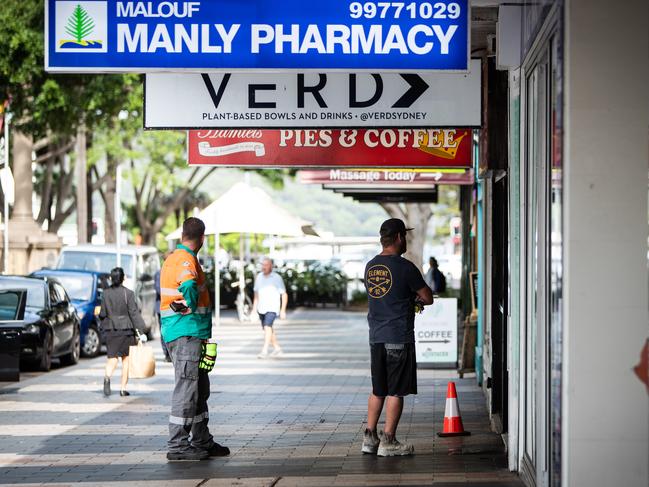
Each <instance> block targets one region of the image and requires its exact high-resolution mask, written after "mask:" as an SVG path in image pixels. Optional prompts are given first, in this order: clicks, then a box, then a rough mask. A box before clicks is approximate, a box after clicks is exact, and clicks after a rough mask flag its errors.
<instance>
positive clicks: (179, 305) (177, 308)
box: [169, 301, 189, 314]
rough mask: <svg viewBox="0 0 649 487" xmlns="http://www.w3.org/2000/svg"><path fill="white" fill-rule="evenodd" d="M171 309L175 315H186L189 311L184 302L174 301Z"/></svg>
mask: <svg viewBox="0 0 649 487" xmlns="http://www.w3.org/2000/svg"><path fill="white" fill-rule="evenodd" d="M169 307H170V308H171V310H172V311H173V312H175V313H182V314H186V313H187V312H188V311H189V308H188V307H187V305H186V304H185V303H184V302H183V301H172V302H171V304H170V305H169Z"/></svg>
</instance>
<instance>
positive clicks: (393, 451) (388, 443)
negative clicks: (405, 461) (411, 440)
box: [376, 435, 415, 457]
mask: <svg viewBox="0 0 649 487" xmlns="http://www.w3.org/2000/svg"><path fill="white" fill-rule="evenodd" d="M376 454H377V455H378V456H380V457H397V456H404V455H414V454H415V448H414V447H413V446H412V445H409V444H408V443H401V442H400V441H399V440H397V439H396V438H394V437H392V438H388V437H387V436H385V435H381V443H380V444H379V448H378V450H377V452H376Z"/></svg>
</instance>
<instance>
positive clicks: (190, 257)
mask: <svg viewBox="0 0 649 487" xmlns="http://www.w3.org/2000/svg"><path fill="white" fill-rule="evenodd" d="M204 240H205V224H204V223H203V222H202V221H201V220H199V219H198V218H188V219H187V220H185V222H184V223H183V233H182V243H181V244H180V245H179V246H178V247H177V248H176V250H175V251H174V252H173V253H172V254H171V255H170V256H169V257H168V258H167V259H166V260H165V262H164V264H163V266H162V271H161V273H160V317H161V322H162V337H163V339H164V341H165V343H166V344H167V348H168V350H169V354H170V355H171V360H172V362H173V365H174V371H175V387H174V391H173V396H172V399H171V415H170V416H169V441H168V449H169V451H168V453H167V460H172V461H174V460H205V459H207V458H209V457H217V456H226V455H229V454H230V450H229V449H228V448H227V447H224V446H221V445H219V444H218V443H216V442H215V441H214V439H213V438H212V435H211V434H210V431H209V429H208V427H207V424H208V419H209V415H208V408H207V399H208V398H209V397H210V379H209V376H208V374H207V372H206V371H205V370H203V369H200V368H199V362H200V359H201V351H202V344H203V342H204V341H205V340H207V339H209V338H210V337H211V336H212V312H211V308H210V295H209V292H208V289H207V283H206V280H205V274H204V273H203V269H201V266H200V264H199V262H198V258H197V256H196V254H197V252H198V251H199V250H200V248H201V247H202V246H203V242H204Z"/></svg>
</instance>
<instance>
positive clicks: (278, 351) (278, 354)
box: [270, 348, 284, 357]
mask: <svg viewBox="0 0 649 487" xmlns="http://www.w3.org/2000/svg"><path fill="white" fill-rule="evenodd" d="M282 355H284V352H282V349H281V348H276V349H275V350H273V353H271V354H270V356H271V357H281V356H282Z"/></svg>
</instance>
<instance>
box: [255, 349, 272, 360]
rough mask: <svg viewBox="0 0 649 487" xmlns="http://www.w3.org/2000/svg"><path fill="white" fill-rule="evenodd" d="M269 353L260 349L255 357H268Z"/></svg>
mask: <svg viewBox="0 0 649 487" xmlns="http://www.w3.org/2000/svg"><path fill="white" fill-rule="evenodd" d="M269 355H270V354H269V353H268V350H262V351H261V353H260V354H259V355H257V358H268V356H269Z"/></svg>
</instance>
